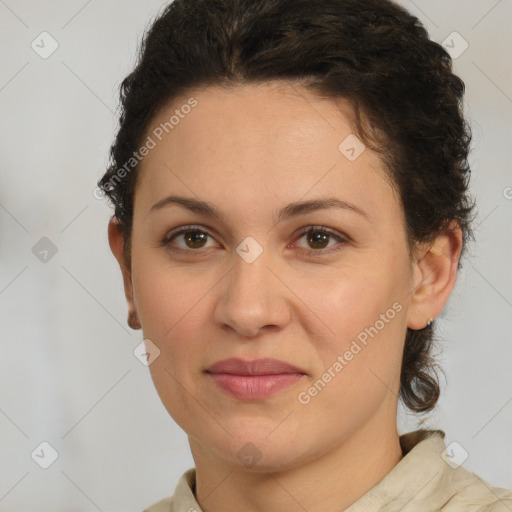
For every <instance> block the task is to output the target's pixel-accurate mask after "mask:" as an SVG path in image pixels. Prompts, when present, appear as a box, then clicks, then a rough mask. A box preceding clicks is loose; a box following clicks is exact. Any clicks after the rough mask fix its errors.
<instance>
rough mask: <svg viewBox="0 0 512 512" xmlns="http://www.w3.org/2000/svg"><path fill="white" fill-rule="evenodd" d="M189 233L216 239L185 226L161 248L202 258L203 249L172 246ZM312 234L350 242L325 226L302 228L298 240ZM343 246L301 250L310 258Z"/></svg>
mask: <svg viewBox="0 0 512 512" xmlns="http://www.w3.org/2000/svg"><path fill="white" fill-rule="evenodd" d="M188 232H200V233H204V234H206V235H208V236H210V237H211V238H214V237H213V236H212V235H211V234H210V233H208V231H206V230H204V229H202V227H201V226H195V225H191V226H183V227H182V228H179V229H177V230H175V231H171V233H169V234H167V235H166V236H165V238H164V239H163V240H162V241H161V243H160V246H161V247H164V246H168V248H169V249H170V250H172V251H173V252H176V253H180V254H185V255H192V256H200V255H201V254H200V253H201V249H182V248H176V247H172V246H171V242H172V241H173V240H174V239H175V238H176V237H178V236H179V235H183V234H184V233H188ZM311 232H313V233H323V234H326V235H329V236H331V237H333V238H335V239H336V240H337V241H338V242H342V243H343V245H345V244H346V243H348V241H349V239H348V237H346V236H343V235H340V234H338V233H336V232H334V231H332V230H330V229H328V228H324V227H323V226H305V227H303V228H301V230H300V233H299V237H298V238H297V240H300V239H301V238H302V237H303V236H304V235H307V234H309V233H311ZM343 245H342V246H341V247H338V248H335V249H333V248H330V249H309V250H308V249H299V250H300V251H301V252H303V253H306V254H307V255H308V256H323V255H325V254H331V253H333V252H336V251H339V250H340V249H341V248H342V247H343Z"/></svg>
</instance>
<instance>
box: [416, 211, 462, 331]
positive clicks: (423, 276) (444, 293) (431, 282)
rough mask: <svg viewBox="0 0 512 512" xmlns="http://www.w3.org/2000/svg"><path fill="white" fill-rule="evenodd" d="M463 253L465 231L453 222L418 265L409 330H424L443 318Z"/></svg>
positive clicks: (423, 254)
mask: <svg viewBox="0 0 512 512" xmlns="http://www.w3.org/2000/svg"><path fill="white" fill-rule="evenodd" d="M461 251H462V231H461V229H460V227H459V225H458V223H457V222H456V221H453V222H452V223H451V224H450V226H449V227H448V228H446V229H445V230H444V231H443V232H442V233H441V234H440V235H439V236H438V237H437V238H436V239H435V240H434V242H433V243H432V244H430V245H429V246H428V247H426V249H424V250H422V251H421V252H419V254H418V259H417V260H416V261H415V263H414V291H413V294H412V300H411V303H410V308H409V312H408V318H407V327H409V328H410V329H413V330H419V329H424V328H425V327H427V326H428V325H430V323H431V322H432V321H433V320H434V319H435V318H437V316H439V314H440V313H441V311H442V309H443V307H444V305H445V304H446V302H447V301H448V298H449V296H450V294H451V292H452V290H453V288H454V286H455V282H456V279H457V269H458V264H459V258H460V254H461Z"/></svg>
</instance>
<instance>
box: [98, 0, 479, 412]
mask: <svg viewBox="0 0 512 512" xmlns="http://www.w3.org/2000/svg"><path fill="white" fill-rule="evenodd" d="M271 80H294V81H299V83H301V84H303V85H304V86H305V87H306V88H307V89H306V90H309V91H311V92H313V93H316V94H321V95H324V96H326V97H329V98H333V99H336V98H340V99H344V100H346V101H348V102H349V104H350V105H351V106H352V107H353V113H354V124H355V126H354V129H355V133H356V134H357V135H358V136H359V137H360V139H361V140H362V141H363V142H364V143H365V145H366V146H367V147H369V148H371V149H372V150H374V151H376V152H378V153H379V155H380V156H381V159H382V161H383V163H384V164H385V168H386V171H387V173H388V175H389V178H390V181H391V183H392V184H393V186H394V187H395V188H396V190H397V191H398V193H399V197H400V199H401V202H402V205H403V211H404V217H405V224H406V228H405V229H406V233H407V240H408V243H409V249H410V250H411V248H412V247H414V246H415V244H417V243H430V242H432V241H433V240H434V239H435V238H436V236H438V235H439V234H440V233H441V232H442V231H443V230H445V229H447V228H448V227H449V226H450V224H451V222H452V221H456V222H457V223H458V225H459V226H460V228H461V230H462V234H463V248H462V252H464V249H465V247H466V242H467V241H468V239H469V238H473V233H472V230H471V221H472V220H473V217H472V213H473V208H474V203H473V201H472V199H471V196H470V195H469V190H468V187H469V177H470V173H471V171H470V167H469V164H468V153H469V146H470V142H471V129H470V127H469V125H468V123H467V122H466V120H465V119H464V116H463V94H464V89H465V86H464V82H463V81H462V80H461V79H460V78H459V77H458V76H456V75H455V74H453V72H452V60H451V58H450V55H449V54H448V53H447V52H446V51H445V49H444V48H443V47H442V46H441V45H440V44H438V43H436V42H434V41H431V40H430V39H429V36H428V32H427V30H426V29H425V28H424V26H423V25H422V24H421V22H420V21H419V20H418V19H417V18H416V17H414V16H413V15H411V14H410V13H409V12H408V11H406V10H405V9H404V8H402V7H400V6H399V5H397V4H395V3H394V2H392V1H390V0H315V1H314V2H311V0H174V1H173V2H172V3H171V4H170V5H168V6H167V7H166V8H165V9H164V10H163V12H162V13H161V14H160V15H159V16H158V17H157V18H156V20H154V22H153V23H152V25H151V26H150V27H149V28H148V29H147V31H146V33H145V35H144V38H143V40H142V44H141V47H140V53H139V56H138V61H137V64H136V66H135V68H134V70H133V71H132V72H131V73H130V74H129V75H128V76H127V77H126V78H125V79H124V81H123V82H122V84H121V86H120V93H121V94H120V96H121V115H120V120H119V122H120V124H119V130H118V133H117V136H116V139H115V141H114V143H113V145H112V147H111V150H110V160H111V161H110V165H109V168H108V170H107V172H106V173H105V175H104V176H103V177H102V178H101V179H100V180H99V181H98V186H99V187H100V188H101V189H102V191H104V193H105V195H106V196H107V197H108V199H109V200H110V201H111V203H112V204H113V206H114V209H115V213H114V215H115V217H116V218H117V219H118V221H119V223H120V227H121V229H122V232H123V235H124V241H125V246H124V249H125V258H126V261H127V262H128V268H130V252H131V249H130V248H131V229H132V217H133V202H134V201H133V200H134V190H135V184H136V178H137V172H136V171H137V161H136V160H135V159H133V155H134V152H135V151H136V150H137V149H138V148H139V147H140V145H141V143H142V141H143V137H144V136H145V134H146V132H147V130H148V127H149V125H150V123H151V120H152V119H153V118H154V116H155V115H156V114H157V113H158V112H159V111H160V109H162V108H163V107H164V106H165V105H167V104H168V103H169V102H171V101H172V100H173V98H176V97H177V96H179V95H181V94H185V93H187V91H190V90H191V89H193V88H196V87H207V86H213V85H216V86H221V87H226V88H229V87H233V86H237V85H242V86H243V85H244V84H250V83H263V82H266V81H271ZM129 161H130V162H132V161H133V162H134V163H133V164H131V165H132V166H133V170H131V172H127V171H126V162H129ZM122 169H124V173H121V172H120V171H121V170H122ZM129 171H130V169H129ZM120 176H121V177H122V179H120ZM460 266H461V264H460V261H459V268H460ZM433 335H434V324H430V325H428V326H427V327H425V328H424V329H421V330H411V329H407V334H406V339H405V345H404V353H403V361H402V367H401V383H400V398H401V400H402V401H403V403H404V404H405V405H406V406H407V407H408V408H409V409H411V410H413V411H416V412H425V411H428V410H431V409H433V407H434V406H435V404H436V402H437V400H438V398H439V393H440V391H439V383H438V375H437V373H436V368H438V367H437V365H436V364H435V361H434V359H433V358H432V356H431V353H430V352H431V346H432V343H433Z"/></svg>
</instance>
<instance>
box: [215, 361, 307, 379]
mask: <svg viewBox="0 0 512 512" xmlns="http://www.w3.org/2000/svg"><path fill="white" fill-rule="evenodd" d="M206 371H207V373H214V374H215V373H227V374H231V375H280V374H286V373H300V374H302V375H305V374H306V372H304V371H303V370H301V369H300V368H297V367H296V366H293V365H291V364H288V363H285V362H284V361H280V360H278V359H269V358H265V359H254V360H252V361H245V360H243V359H238V358H232V359H224V360H223V361H218V362H216V363H215V364H212V365H211V366H210V367H209V368H207V370H206Z"/></svg>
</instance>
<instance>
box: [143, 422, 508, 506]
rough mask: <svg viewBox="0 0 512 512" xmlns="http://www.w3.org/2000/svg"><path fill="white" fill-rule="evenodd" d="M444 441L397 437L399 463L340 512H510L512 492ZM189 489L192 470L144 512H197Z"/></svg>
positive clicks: (421, 433)
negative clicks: (476, 471) (464, 463)
mask: <svg viewBox="0 0 512 512" xmlns="http://www.w3.org/2000/svg"><path fill="white" fill-rule="evenodd" d="M444 437H445V434H444V432H443V431H441V430H417V431H415V432H409V433H408V434H403V435H401V436H400V445H401V447H402V452H403V454H404V457H403V459H402V460H401V461H400V462H399V463H398V464H397V465H396V466H395V467H394V468H393V469H392V470H391V471H390V472H389V473H388V474H387V475H386V476H385V477H384V478H383V479H382V480H381V481H380V482H379V483H378V484H377V485H376V486H375V487H373V488H372V489H370V490H369V491H368V492H367V493H366V494H365V495H364V496H361V498H359V499H358V500H357V501H356V502H355V503H353V504H352V505H351V506H350V507H348V508H347V509H345V512H399V511H400V512H434V511H442V512H460V511H464V512H512V490H508V489H501V488H498V487H493V486H491V485H490V484H489V483H488V482H486V481H485V480H483V479H481V478H480V477H478V476H477V475H475V474H474V473H471V472H470V471H468V470H467V469H465V468H464V467H462V466H460V465H457V463H458V462H459V460H460V457H461V454H464V452H463V451H462V450H463V448H462V447H460V445H458V446H457V445H452V444H450V445H448V448H447V447H446V445H445V442H444ZM457 459H459V460H457ZM194 488H195V468H192V469H189V470H188V471H186V472H185V473H184V474H183V475H182V477H181V478H180V479H179V481H178V484H177V485H176V489H175V491H174V494H173V496H171V497H169V498H165V499H163V500H161V501H159V502H157V503H155V504H154V505H152V506H151V507H149V508H148V509H146V510H144V512H203V511H202V510H201V508H200V507H199V505H198V503H197V501H196V499H195V497H194V493H193V491H192V489H194Z"/></svg>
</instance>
